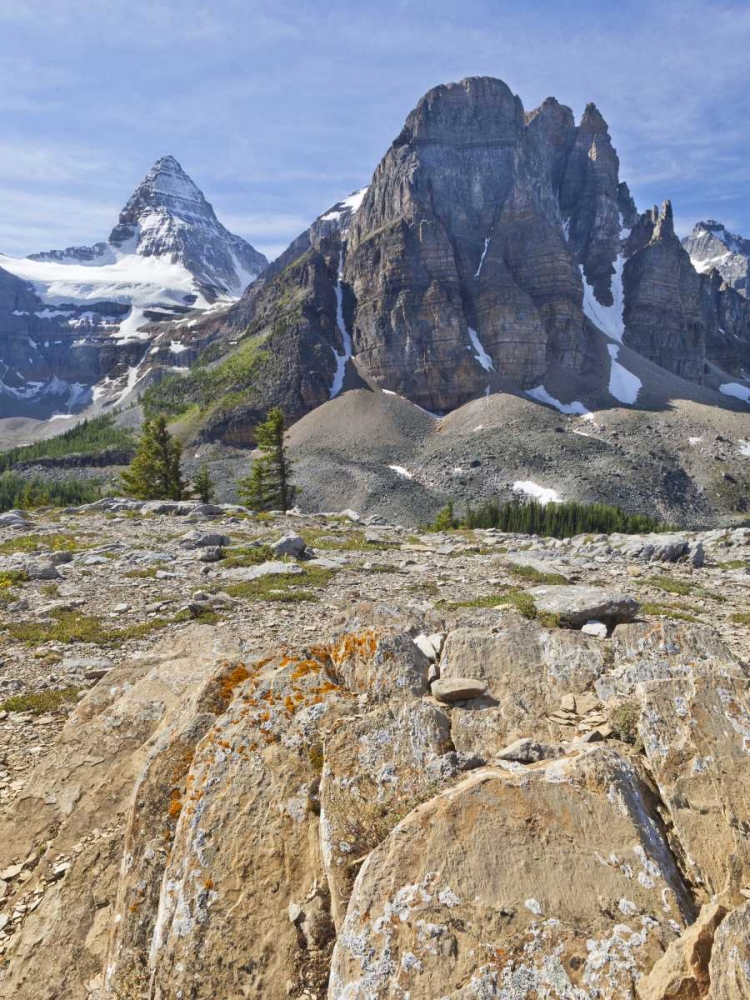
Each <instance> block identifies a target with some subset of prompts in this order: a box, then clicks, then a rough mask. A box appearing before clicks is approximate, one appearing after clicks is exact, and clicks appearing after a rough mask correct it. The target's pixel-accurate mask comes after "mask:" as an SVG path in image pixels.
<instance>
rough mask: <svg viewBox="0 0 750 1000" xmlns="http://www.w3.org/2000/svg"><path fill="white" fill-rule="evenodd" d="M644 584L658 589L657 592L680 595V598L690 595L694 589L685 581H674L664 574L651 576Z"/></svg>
mask: <svg viewBox="0 0 750 1000" xmlns="http://www.w3.org/2000/svg"><path fill="white" fill-rule="evenodd" d="M645 582H646V583H648V584H649V585H650V586H652V587H658V589H659V590H664V591H666V592H667V593H668V594H680V596H682V597H687V595H688V594H692V592H693V589H694V585H693V584H692V583H689V582H688V581H687V580H675V579H674V578H673V577H671V576H666V575H664V574H662V575H660V576H651V577H649V578H648V579H647V580H646V581H645Z"/></svg>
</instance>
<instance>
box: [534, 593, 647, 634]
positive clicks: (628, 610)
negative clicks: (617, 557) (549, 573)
mask: <svg viewBox="0 0 750 1000" xmlns="http://www.w3.org/2000/svg"><path fill="white" fill-rule="evenodd" d="M529 593H530V594H531V596H532V597H533V598H534V604H535V605H536V608H537V611H541V612H543V613H545V614H550V615H557V617H558V618H559V619H560V621H561V622H563V623H565V624H566V625H569V626H571V627H573V628H580V627H581V626H582V625H585V624H586V622H587V621H591V619H595V620H596V621H601V622H605V623H606V624H607V625H609V626H610V627H612V626H614V625H617V624H619V623H620V622H630V621H632V620H633V619H634V618H635V616H636V614H637V613H638V601H636V599H635V598H634V597H628V596H627V595H626V594H622V593H620V592H618V591H615V590H607V589H605V588H604V587H585V586H574V587H566V586H543V587H532V588H531V590H530V591H529Z"/></svg>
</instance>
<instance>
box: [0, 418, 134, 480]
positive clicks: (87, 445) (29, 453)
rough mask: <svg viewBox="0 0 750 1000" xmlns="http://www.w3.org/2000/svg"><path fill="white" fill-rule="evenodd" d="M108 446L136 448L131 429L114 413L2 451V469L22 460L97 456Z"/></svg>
mask: <svg viewBox="0 0 750 1000" xmlns="http://www.w3.org/2000/svg"><path fill="white" fill-rule="evenodd" d="M109 449H118V450H120V449H122V450H124V451H127V452H130V453H131V454H132V453H133V452H134V451H135V439H134V437H133V433H132V431H129V430H126V429H125V428H124V427H117V426H116V425H115V418H114V416H113V415H112V414H104V415H103V416H101V417H93V418H92V419H91V420H83V421H81V423H80V424H76V426H75V427H71V428H70V430H68V431H65V433H64V434H58V435H57V437H53V438H48V439H47V440H46V441H37V442H35V443H34V444H28V445H24V446H23V447H21V448H11V449H10V450H9V451H3V452H0V472H5V471H6V470H7V469H12V468H14V466H15V465H17V464H18V463H19V462H33V461H34V460H35V459H38V458H63V457H65V456H66V455H78V454H81V455H98V454H101V452H103V451H106V450H109Z"/></svg>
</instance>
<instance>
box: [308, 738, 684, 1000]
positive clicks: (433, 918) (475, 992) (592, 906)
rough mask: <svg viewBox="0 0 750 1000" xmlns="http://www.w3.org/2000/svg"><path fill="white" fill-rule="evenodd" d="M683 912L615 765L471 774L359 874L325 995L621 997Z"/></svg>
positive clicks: (631, 789)
mask: <svg viewBox="0 0 750 1000" xmlns="http://www.w3.org/2000/svg"><path fill="white" fill-rule="evenodd" d="M644 816H648V817H650V819H649V835H648V836H646V835H645V833H646V831H645V828H644V825H643V818H644ZM531 829H533V830H534V831H536V834H531V835H530V831H531ZM537 837H539V838H541V839H542V840H543V850H539V849H538V844H537V842H536V838H537ZM571 844H575V850H574V851H573V852H571V849H570V848H571ZM594 885H595V886H596V891H592V886H594ZM692 916H693V913H692V903H691V901H690V897H689V894H688V892H687V889H686V886H685V884H684V882H683V880H682V878H681V876H680V873H679V871H678V870H677V868H676V866H675V864H674V861H673V859H672V856H671V854H670V852H669V849H668V846H667V840H666V835H665V833H664V831H663V828H662V827H661V824H660V822H659V820H658V817H657V815H656V813H655V812H654V810H653V806H652V804H651V802H650V797H649V794H648V792H647V790H646V787H645V785H644V784H642V782H641V780H640V779H639V777H638V773H637V771H636V770H635V769H634V768H633V766H632V765H631V764H630V763H628V762H627V761H626V760H625V759H623V758H621V757H620V756H619V755H618V754H616V753H614V752H613V751H611V750H608V749H592V750H589V751H586V752H585V753H584V754H581V755H580V756H573V757H570V758H565V759H563V760H560V761H556V762H554V763H552V764H547V765H544V766H539V767H537V768H536V769H534V768H532V769H530V770H527V771H524V773H523V775H520V774H516V773H513V772H508V771H504V770H502V769H500V768H489V769H481V770H479V771H476V772H474V773H473V774H471V775H470V776H469V777H467V778H466V779H465V780H464V781H463V782H461V783H460V784H459V785H457V786H455V787H454V788H452V789H450V790H449V791H446V792H444V793H443V794H442V795H439V796H437V797H436V798H434V799H432V800H431V801H430V802H428V803H426V804H425V805H423V806H420V807H418V808H417V809H415V810H414V812H412V813H411V814H410V815H409V816H407V817H406V819H404V820H403V821H402V822H401V823H400V824H399V825H398V826H397V827H396V829H395V830H394V831H393V833H391V835H390V836H389V837H388V839H387V840H386V841H385V842H384V843H383V844H382V845H381V846H380V847H378V848H377V849H376V850H375V851H374V852H373V853H372V854H371V855H370V857H369V858H368V859H367V861H366V862H365V863H364V865H363V866H362V870H361V872H360V874H359V876H358V878H357V881H356V883H355V886H354V891H353V894H352V898H351V902H350V904H349V910H348V913H347V917H346V920H345V922H344V926H343V928H342V930H341V933H340V935H339V938H338V940H337V943H336V947H335V950H334V956H333V964H332V970H331V982H330V986H329V992H328V996H329V1000H343V998H345V997H346V998H351V1000H355V998H361V1000H365V998H367V1000H378V998H380V997H382V998H386V997H393V996H398V995H402V996H406V995H408V996H409V997H411V998H412V1000H421V998H423V1000H434V998H435V997H438V996H439V997H451V998H454V997H455V998H459V997H460V998H468V997H470V996H487V997H493V996H498V997H500V996H519V997H520V996H524V995H526V996H528V995H529V994H533V993H534V992H536V993H537V995H539V996H545V995H546V996H550V997H554V996H565V995H570V996H573V995H575V996H577V997H580V998H582V1000H584V998H592V1000H593V998H594V997H597V996H607V997H610V998H612V1000H617V998H621V997H622V998H625V997H628V998H630V997H632V996H633V989H634V985H635V981H636V980H637V978H638V976H639V974H640V973H642V972H645V971H647V970H648V969H649V968H650V967H651V965H652V964H653V963H654V961H655V960H656V959H658V958H659V957H660V956H661V954H662V953H663V951H664V950H665V949H666V947H668V945H669V944H670V943H671V941H672V940H673V939H674V937H675V933H676V932H679V930H680V929H681V928H682V927H684V926H685V923H686V922H687V921H689V920H691V919H692ZM574 991H575V992H574Z"/></svg>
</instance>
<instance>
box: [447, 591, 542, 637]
mask: <svg viewBox="0 0 750 1000" xmlns="http://www.w3.org/2000/svg"><path fill="white" fill-rule="evenodd" d="M448 607H450V608H453V609H455V608H500V607H511V608H515V610H516V611H517V612H518V613H519V614H520V615H523V617H524V618H529V619H535V620H536V621H538V622H539V624H540V625H544V626H546V627H547V628H558V627H559V625H560V620H559V618H558V617H557V615H551V614H548V613H546V612H539V611H537V607H536V605H535V604H534V598H533V597H532V596H531V594H529V593H527V592H526V591H525V590H522V589H521V588H520V587H502V588H500V590H499V592H498V593H496V594H484V595H482V596H480V597H473V598H469V600H466V601H456V602H454V603H451V604H449V605H448Z"/></svg>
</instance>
